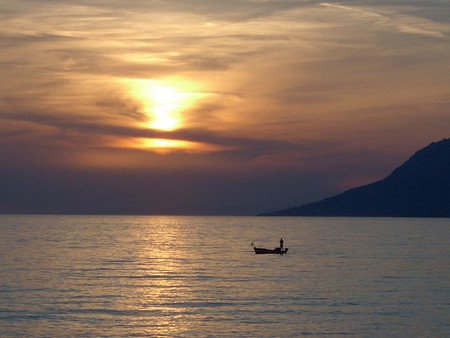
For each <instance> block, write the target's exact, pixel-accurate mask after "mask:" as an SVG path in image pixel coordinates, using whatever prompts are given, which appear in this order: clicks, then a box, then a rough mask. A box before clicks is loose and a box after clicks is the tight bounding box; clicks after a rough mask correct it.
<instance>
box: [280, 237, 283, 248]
mask: <svg viewBox="0 0 450 338" xmlns="http://www.w3.org/2000/svg"><path fill="white" fill-rule="evenodd" d="M283 244H284V241H283V238H280V250H281V251H283Z"/></svg>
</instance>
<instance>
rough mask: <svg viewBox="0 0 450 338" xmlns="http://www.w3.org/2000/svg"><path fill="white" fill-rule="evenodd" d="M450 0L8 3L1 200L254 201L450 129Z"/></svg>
mask: <svg viewBox="0 0 450 338" xmlns="http://www.w3.org/2000/svg"><path fill="white" fill-rule="evenodd" d="M449 13H450V2H449V1H448V0H426V1H425V0H420V1H419V0H409V1H404V0H377V1H372V0H370V1H369V0H354V1H345V0H344V1H314V0H311V1H308V0H239V1H238V0H227V1H221V0H166V1H164V0H127V1H119V0H89V1H88V0H84V1H83V0H67V1H60V0H58V1H56V0H40V1H35V0H14V1H13V0H0V78H1V81H0V213H94V214H110V213H113V214H180V215H254V214H258V213H262V212H268V211H273V210H278V209H284V208H288V207H293V206H298V205H301V204H304V203H308V202H313V201H317V200H319V199H322V198H325V197H329V196H332V195H335V194H337V193H340V192H342V191H344V190H347V189H350V188H353V187H356V186H359V185H363V184H367V183H371V182H374V181H376V180H379V179H382V178H384V177H385V176H387V175H388V174H390V173H391V172H392V170H394V169H395V168H396V167H398V166H399V165H401V164H402V163H403V162H404V161H406V160H407V159H408V158H409V157H410V156H411V155H412V154H413V153H414V152H415V151H417V150H419V149H421V148H423V147H425V146H427V145H428V144H429V143H431V142H434V141H438V140H440V139H442V138H447V137H450V15H449Z"/></svg>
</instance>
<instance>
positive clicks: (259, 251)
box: [253, 248, 289, 255]
mask: <svg viewBox="0 0 450 338" xmlns="http://www.w3.org/2000/svg"><path fill="white" fill-rule="evenodd" d="M253 250H255V254H279V255H282V254H285V253H287V252H288V250H289V249H288V248H286V249H284V250H281V249H280V248H275V249H265V248H253Z"/></svg>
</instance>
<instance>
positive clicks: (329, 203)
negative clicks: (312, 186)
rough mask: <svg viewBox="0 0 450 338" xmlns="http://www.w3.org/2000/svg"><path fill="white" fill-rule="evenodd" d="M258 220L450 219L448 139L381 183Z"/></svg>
mask: <svg viewBox="0 0 450 338" xmlns="http://www.w3.org/2000/svg"><path fill="white" fill-rule="evenodd" d="M261 216H366V217H450V139H443V140H442V141H439V142H433V143H431V144H430V145H429V146H427V147H425V148H423V149H421V150H419V151H418V152H416V153H415V154H414V155H413V156H412V157H411V158H410V159H409V160H408V161H406V162H405V163H404V164H403V165H401V166H400V167H398V168H397V169H395V170H394V171H393V172H392V174H391V175H389V176H388V177H386V178H385V179H383V180H381V181H377V182H375V183H372V184H368V185H364V186H361V187H358V188H354V189H351V190H348V191H345V192H344V193H342V194H339V195H337V196H334V197H330V198H327V199H324V200H321V201H318V202H314V203H309V204H305V205H303V206H299V207H294V208H290V209H284V210H280V211H274V212H269V213H265V214H262V215H261Z"/></svg>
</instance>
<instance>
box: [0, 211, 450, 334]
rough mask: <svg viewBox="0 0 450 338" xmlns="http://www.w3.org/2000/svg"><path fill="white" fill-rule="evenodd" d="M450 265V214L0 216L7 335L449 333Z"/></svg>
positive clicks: (1, 308) (2, 324) (0, 291)
mask: <svg viewBox="0 0 450 338" xmlns="http://www.w3.org/2000/svg"><path fill="white" fill-rule="evenodd" d="M281 237H283V239H284V245H285V247H288V248H289V252H288V253H287V254H286V255H256V254H254V252H253V250H252V246H251V243H252V242H253V243H254V244H255V245H257V246H261V247H267V248H273V247H275V246H277V245H278V244H279V240H280V238H281ZM449 271H450V219H414V218H315V217H206V216H205V217H203V216H198V217H197V216H195V217H194V216H192V217H191V216H190V217H182V216H42V215H41V216H31V215H1V216H0V337H250V336H253V337H255V336H256V337H303V336H311V337H335V336H353V337H448V336H449V335H450V272H449Z"/></svg>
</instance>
